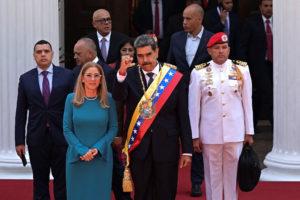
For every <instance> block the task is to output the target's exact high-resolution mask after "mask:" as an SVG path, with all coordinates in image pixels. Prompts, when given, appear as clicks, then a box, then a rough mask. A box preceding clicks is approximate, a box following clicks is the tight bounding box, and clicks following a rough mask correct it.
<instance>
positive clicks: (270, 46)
mask: <svg viewBox="0 0 300 200" xmlns="http://www.w3.org/2000/svg"><path fill="white" fill-rule="evenodd" d="M266 24H267V25H266V37H267V58H268V61H270V62H273V34H272V31H271V27H270V20H268V19H267V20H266Z"/></svg>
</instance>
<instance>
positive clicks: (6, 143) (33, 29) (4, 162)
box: [0, 0, 59, 179]
mask: <svg viewBox="0 0 300 200" xmlns="http://www.w3.org/2000/svg"><path fill="white" fill-rule="evenodd" d="M58 16H59V15H58V1H54V0H26V1H20V0H9V1H5V0H0V27H1V31H0V44H1V45H0V56H1V59H0V94H1V95H0V102H1V103H0V179H22V178H32V174H31V169H30V163H29V165H27V167H23V165H22V164H21V161H20V159H19V157H18V156H17V155H16V152H15V141H14V126H15V110H16V101H17V100H16V99H17V90H18V81H19V76H20V75H21V74H23V73H24V72H26V71H28V70H29V69H31V68H33V67H35V66H36V64H35V62H34V59H33V55H32V54H33V47H34V44H35V43H36V42H37V41H38V40H41V39H45V40H47V41H49V42H50V43H51V44H52V48H53V50H54V60H53V62H54V63H55V64H58V54H59V23H58V18H59V17H58ZM26 157H27V160H28V161H29V157H28V153H27V154H26Z"/></svg>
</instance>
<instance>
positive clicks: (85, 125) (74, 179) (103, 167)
mask: <svg viewBox="0 0 300 200" xmlns="http://www.w3.org/2000/svg"><path fill="white" fill-rule="evenodd" d="M73 96H74V94H73V93H72V94H69V95H68V97H67V100H66V104H65V112H64V120H63V128H64V136H65V138H66V141H67V143H68V144H69V147H68V151H67V158H66V184H67V199H69V200H76V199H78V200H83V199H90V200H93V199H103V200H106V199H107V200H110V199H111V183H112V169H113V156H112V149H111V143H112V141H113V139H114V137H115V135H116V133H117V131H118V120H117V113H116V106H115V102H114V100H113V99H112V97H111V95H110V94H109V97H108V100H109V106H110V108H106V109H104V108H102V107H101V106H100V104H99V98H97V99H96V100H86V99H85V101H84V103H83V104H82V105H81V106H80V107H76V106H74V105H73V104H72V100H73ZM90 148H96V149H98V151H99V153H98V154H97V155H96V156H95V157H94V159H93V160H91V161H90V162H86V161H82V160H81V159H80V156H82V155H84V154H85V153H86V152H87V151H88V150H89V149H90Z"/></svg>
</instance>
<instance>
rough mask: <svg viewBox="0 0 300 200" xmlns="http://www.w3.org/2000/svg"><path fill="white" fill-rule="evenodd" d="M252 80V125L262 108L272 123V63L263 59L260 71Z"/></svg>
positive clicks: (255, 122)
mask: <svg viewBox="0 0 300 200" xmlns="http://www.w3.org/2000/svg"><path fill="white" fill-rule="evenodd" d="M252 82H253V117H254V127H255V126H256V125H257V122H258V120H259V116H260V113H261V111H262V110H263V111H264V113H265V114H266V117H267V119H268V120H269V121H270V123H271V124H272V125H273V63H271V62H268V61H265V63H264V66H262V67H261V69H260V73H258V74H255V75H253V77H252Z"/></svg>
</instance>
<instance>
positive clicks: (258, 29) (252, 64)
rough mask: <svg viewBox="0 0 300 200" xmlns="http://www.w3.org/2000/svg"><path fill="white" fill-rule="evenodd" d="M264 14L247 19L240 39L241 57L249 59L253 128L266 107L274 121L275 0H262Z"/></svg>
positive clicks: (271, 120)
mask: <svg viewBox="0 0 300 200" xmlns="http://www.w3.org/2000/svg"><path fill="white" fill-rule="evenodd" d="M259 8H260V11H261V14H257V15H252V16H250V17H248V18H247V20H246V22H245V24H244V27H243V30H242V34H241V40H240V48H239V52H240V54H239V55H240V56H239V59H241V60H245V61H247V62H248V65H249V68H250V73H251V78H252V82H253V88H254V91H253V111H254V127H255V126H256V124H257V121H258V117H259V114H260V111H261V110H262V109H263V110H264V111H265V113H266V116H267V118H268V119H269V120H270V122H271V123H273V34H272V25H273V19H272V0H261V1H260V4H259Z"/></svg>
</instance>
